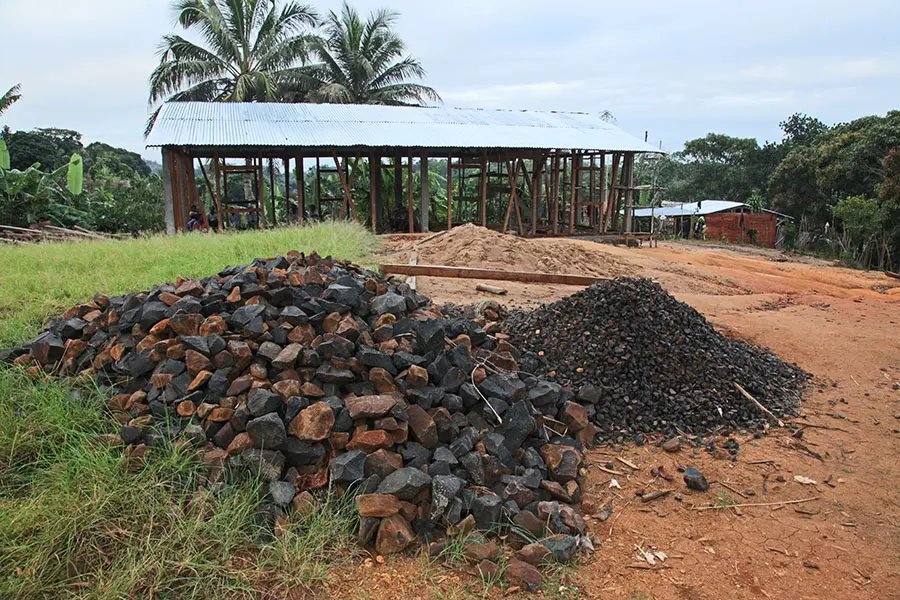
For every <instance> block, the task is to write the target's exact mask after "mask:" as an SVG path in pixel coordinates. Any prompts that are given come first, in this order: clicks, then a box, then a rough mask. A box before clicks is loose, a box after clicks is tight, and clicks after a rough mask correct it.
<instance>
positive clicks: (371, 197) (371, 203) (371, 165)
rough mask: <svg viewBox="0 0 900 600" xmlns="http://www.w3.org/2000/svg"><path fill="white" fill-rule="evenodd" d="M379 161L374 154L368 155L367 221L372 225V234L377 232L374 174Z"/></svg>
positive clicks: (377, 169) (375, 179) (375, 178)
mask: <svg viewBox="0 0 900 600" xmlns="http://www.w3.org/2000/svg"><path fill="white" fill-rule="evenodd" d="M380 161H381V159H380V158H378V157H376V156H375V155H374V154H371V155H369V220H370V222H371V224H372V233H375V232H377V231H378V218H377V216H376V215H375V187H376V186H377V185H378V181H377V179H378V178H377V177H376V176H375V174H376V173H377V172H378V171H379V170H380V169H379V168H378V167H379V163H380Z"/></svg>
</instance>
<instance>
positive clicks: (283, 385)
mask: <svg viewBox="0 0 900 600" xmlns="http://www.w3.org/2000/svg"><path fill="white" fill-rule="evenodd" d="M272 391H273V392H275V393H276V394H278V395H279V396H281V397H282V398H290V397H291V396H300V395H301V394H300V382H299V381H298V380H296V379H285V380H283V381H279V382H278V383H276V384H274V385H273V386H272Z"/></svg>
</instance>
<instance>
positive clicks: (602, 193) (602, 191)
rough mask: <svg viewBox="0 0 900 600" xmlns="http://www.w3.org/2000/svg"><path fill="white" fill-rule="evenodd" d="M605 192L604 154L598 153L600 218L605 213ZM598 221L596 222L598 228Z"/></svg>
mask: <svg viewBox="0 0 900 600" xmlns="http://www.w3.org/2000/svg"><path fill="white" fill-rule="evenodd" d="M606 203H607V192H606V154H601V155H600V219H601V220H602V219H603V215H605V214H606ZM599 226H600V223H599V222H598V223H597V228H598V229H599Z"/></svg>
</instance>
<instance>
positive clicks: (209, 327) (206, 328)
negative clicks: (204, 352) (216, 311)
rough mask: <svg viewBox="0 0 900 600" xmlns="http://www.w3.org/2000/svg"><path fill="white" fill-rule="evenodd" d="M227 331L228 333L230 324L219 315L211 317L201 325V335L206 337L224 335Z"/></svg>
mask: <svg viewBox="0 0 900 600" xmlns="http://www.w3.org/2000/svg"><path fill="white" fill-rule="evenodd" d="M226 331H228V324H227V323H226V322H225V319H223V318H222V317H220V316H219V315H210V316H209V317H207V319H206V320H205V321H203V323H202V324H201V325H200V335H202V336H204V337H206V336H208V335H222V334H223V333H225V332H226Z"/></svg>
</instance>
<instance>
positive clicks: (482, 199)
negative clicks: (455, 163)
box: [479, 156, 488, 227]
mask: <svg viewBox="0 0 900 600" xmlns="http://www.w3.org/2000/svg"><path fill="white" fill-rule="evenodd" d="M480 166H481V193H480V194H479V204H480V207H481V226H482V227H487V180H488V178H487V158H486V157H484V156H482V157H481V165H480Z"/></svg>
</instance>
